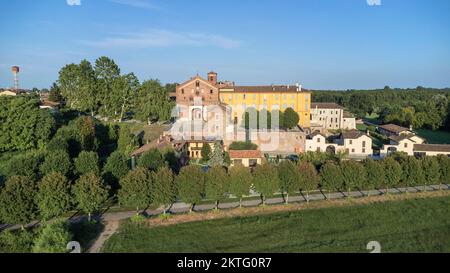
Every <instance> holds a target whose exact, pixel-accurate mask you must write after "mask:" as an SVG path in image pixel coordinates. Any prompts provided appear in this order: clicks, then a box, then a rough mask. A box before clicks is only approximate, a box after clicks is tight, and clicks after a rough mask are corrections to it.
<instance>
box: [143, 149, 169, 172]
mask: <svg viewBox="0 0 450 273" xmlns="http://www.w3.org/2000/svg"><path fill="white" fill-rule="evenodd" d="M165 164H166V163H165V161H164V158H163V155H162V154H161V152H160V151H159V150H158V149H155V148H153V149H150V150H149V151H147V152H145V153H143V154H142V155H141V156H140V157H139V159H138V161H137V165H138V166H139V167H143V168H146V169H149V170H151V171H157V170H159V169H160V168H162V167H164V166H165Z"/></svg>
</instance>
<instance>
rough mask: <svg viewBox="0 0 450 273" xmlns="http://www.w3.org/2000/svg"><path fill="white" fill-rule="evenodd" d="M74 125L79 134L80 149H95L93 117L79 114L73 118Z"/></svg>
mask: <svg viewBox="0 0 450 273" xmlns="http://www.w3.org/2000/svg"><path fill="white" fill-rule="evenodd" d="M75 126H76V128H77V132H78V135H79V139H80V143H81V149H82V150H85V151H94V150H96V149H97V145H98V144H97V139H96V131H95V121H94V118H92V117H88V116H81V117H79V118H78V119H76V120H75Z"/></svg>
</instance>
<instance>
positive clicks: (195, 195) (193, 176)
mask: <svg viewBox="0 0 450 273" xmlns="http://www.w3.org/2000/svg"><path fill="white" fill-rule="evenodd" d="M204 176H205V175H204V173H203V171H202V169H201V168H200V167H199V166H196V165H189V166H186V167H184V168H182V169H181V170H180V173H179V174H178V176H177V177H176V178H175V184H176V187H177V190H178V195H179V197H180V199H181V200H182V201H183V202H186V203H189V204H191V207H190V212H192V211H193V208H194V206H195V204H196V203H198V202H200V201H201V200H202V196H203V194H204V192H205V180H204V179H205V178H204Z"/></svg>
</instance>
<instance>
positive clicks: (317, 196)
mask: <svg viewBox="0 0 450 273" xmlns="http://www.w3.org/2000/svg"><path fill="white" fill-rule="evenodd" d="M425 188H426V191H435V190H438V189H439V185H432V186H426V187H425V186H417V187H407V188H394V189H389V190H388V192H389V194H398V193H404V192H411V193H414V192H421V191H424V189H425ZM441 189H443V190H450V186H449V185H448V184H442V186H441ZM385 192H386V190H371V191H352V192H350V196H351V197H353V198H358V197H364V196H367V194H370V195H382V194H385ZM325 195H326V196H325ZM347 195H348V193H347V192H334V193H329V194H328V193H326V194H325V193H322V192H316V193H313V194H309V197H308V198H309V200H310V201H317V200H325V199H342V198H346V197H347ZM299 202H306V196H304V195H300V196H290V197H289V203H299ZM281 203H284V199H283V198H281V197H277V198H270V199H267V200H266V204H268V205H270V204H281ZM260 204H261V200H260V199H255V200H246V201H243V202H242V205H243V206H244V207H255V206H259V205H260ZM238 206H239V203H238V202H229V203H222V204H219V208H220V209H229V208H236V207H238ZM189 208H190V205H189V204H186V203H183V202H177V203H174V204H173V205H172V206H171V207H170V209H169V210H168V212H170V213H186V212H188V211H189ZM212 209H214V204H202V205H197V206H195V207H194V211H207V210H212ZM144 213H145V214H147V215H148V216H152V215H158V214H161V213H162V209H157V210H146V211H145V212H144ZM135 214H136V212H135V211H124V212H105V213H103V214H101V215H98V216H97V218H98V219H100V220H102V221H105V222H109V221H120V220H124V219H128V218H130V217H132V216H133V215H135ZM85 218H86V216H73V217H71V218H70V221H72V222H77V221H81V220H83V219H85ZM36 224H39V223H38V222H37V221H34V222H32V223H30V224H29V225H27V226H32V225H36ZM18 228H20V226H18V225H14V226H8V225H0V230H3V229H18Z"/></svg>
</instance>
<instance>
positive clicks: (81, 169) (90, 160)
mask: <svg viewBox="0 0 450 273" xmlns="http://www.w3.org/2000/svg"><path fill="white" fill-rule="evenodd" d="M74 161H75V170H76V172H77V174H79V175H83V174H88V173H90V172H93V173H95V174H96V175H99V174H100V167H99V158H98V154H97V153H96V152H87V151H83V152H81V153H80V154H79V155H78V157H77V158H75V160H74Z"/></svg>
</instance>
